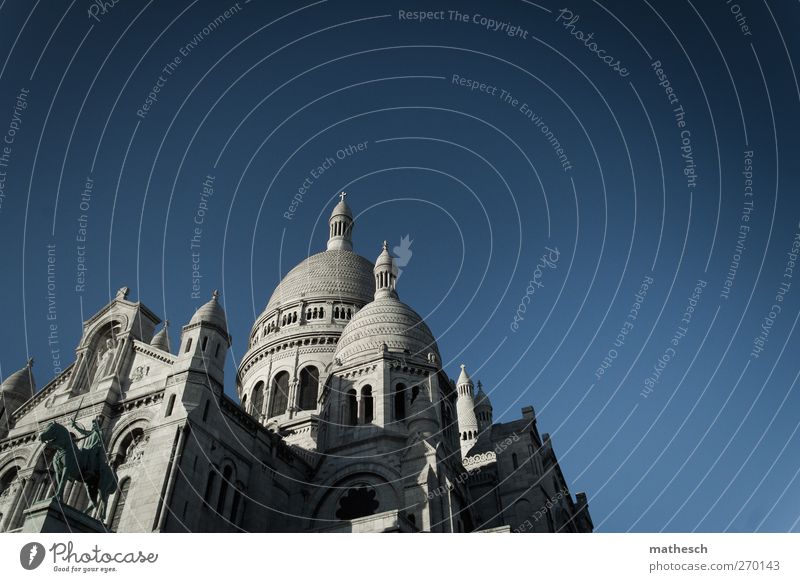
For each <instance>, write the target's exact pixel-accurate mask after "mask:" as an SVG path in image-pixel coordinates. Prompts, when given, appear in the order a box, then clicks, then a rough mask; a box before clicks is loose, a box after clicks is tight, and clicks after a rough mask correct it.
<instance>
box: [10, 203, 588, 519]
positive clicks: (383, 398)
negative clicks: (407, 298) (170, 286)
mask: <svg viewBox="0 0 800 582" xmlns="http://www.w3.org/2000/svg"><path fill="white" fill-rule="evenodd" d="M329 226H330V236H329V239H328V243H327V249H326V250H324V251H322V252H319V253H317V254H314V255H312V256H310V257H308V258H306V259H305V260H304V261H302V262H301V263H300V264H299V265H297V266H296V267H294V268H293V269H292V270H290V271H289V273H288V274H286V276H285V277H284V278H283V280H282V281H281V282H280V284H279V285H278V286H277V288H276V289H275V290H274V292H273V293H272V296H271V297H270V299H269V301H268V302H267V304H266V307H265V309H264V311H263V312H262V313H261V315H260V316H259V317H258V319H257V320H256V321H255V323H254V324H253V328H252V331H251V333H250V335H249V337H248V338H247V342H248V345H247V351H246V353H245V355H244V357H243V358H242V360H241V362H240V364H239V369H238V373H237V376H236V378H235V386H236V392H237V394H238V400H234V399H232V398H231V397H229V396H228V395H227V394H226V393H225V390H224V382H225V378H224V374H223V371H224V368H225V361H226V357H227V355H228V350H229V348H230V346H231V337H230V335H229V333H228V327H227V322H226V317H225V311H224V310H223V308H222V305H221V304H220V298H219V294H218V293H217V292H214V294H213V296H212V297H211V299H210V300H209V301H208V302H207V303H205V304H204V305H203V306H202V307H200V308H199V309H197V311H196V312H195V313H194V315H193V316H192V318H191V319H190V320H189V321H188V322H187V323H186V325H184V326H183V327H182V329H181V333H180V343H179V345H176V346H173V345H170V338H169V333H168V328H167V322H163V323H162V322H161V319H160V318H159V317H158V315H156V314H155V313H154V312H153V311H151V310H150V309H148V307H146V306H145V305H144V304H143V303H141V302H139V301H131V300H130V299H129V298H128V295H129V293H128V289H127V288H124V287H123V288H122V289H120V290H119V292H117V295H116V297H115V298H114V299H113V300H112V301H111V302H110V303H109V304H107V305H106V306H105V307H103V308H102V309H101V310H100V311H99V312H97V313H96V314H95V315H93V316H92V317H91V318H90V319H88V320H87V321H86V322H84V324H83V334H82V337H81V339H80V343H79V345H78V346H77V348H76V350H75V360H74V362H73V363H72V364H71V365H69V366H68V367H66V368H65V369H64V370H63V371H62V372H61V373H60V374H58V375H57V376H56V377H55V378H53V379H52V380H50V381H49V382H48V383H47V384H46V385H45V386H44V387H42V388H41V389H37V387H36V383H35V381H34V374H33V362H32V361H29V362H28V364H27V365H26V366H25V367H23V368H22V369H21V370H19V371H18V372H16V373H14V374H11V375H10V376H8V378H6V379H5V381H4V382H3V383H2V386H0V395H1V396H2V400H0V531H6V532H12V531H24V532H40V531H59V528H62V531H96V530H97V527H98V525H99V526H100V527H102V528H103V529H105V530H107V531H111V532H240V531H249V532H590V531H592V529H593V525H592V520H591V517H590V515H589V509H588V504H587V499H586V495H585V494H584V493H577V494H576V495H574V496H573V495H572V494H571V493H570V491H569V488H568V485H567V482H566V480H565V478H564V475H563V474H562V472H561V469H560V467H559V464H558V461H557V458H556V455H555V452H554V449H553V444H552V443H551V440H550V437H549V435H548V434H547V433H541V434H540V432H539V429H538V426H537V422H536V416H535V413H534V410H533V408H532V407H531V406H526V407H524V408H522V411H521V418H518V419H516V420H511V421H509V422H498V423H495V422H494V419H493V411H492V404H491V401H490V398H489V396H488V394H487V391H486V390H485V389H484V388H483V386H482V384H481V382H477V383H475V382H474V381H473V379H472V378H471V377H470V374H469V372H468V369H467V367H465V366H464V365H462V366H461V367H460V370H453V371H450V370H445V369H443V367H442V358H441V355H440V353H439V348H438V346H437V343H436V339H435V337H434V335H433V333H432V332H431V330H430V328H429V327H428V325H427V324H426V323H425V321H424V320H423V319H422V318H421V317H420V316H419V315H418V314H417V312H416V311H414V309H413V308H411V307H410V306H408V305H406V304H405V303H403V302H402V301H401V300H400V297H399V295H398V290H397V288H396V287H397V266H396V262H395V260H394V259H393V257H392V255H391V254H390V252H389V250H388V248H387V245H386V243H384V244H383V248H382V250H380V253H379V255H378V257H377V259H376V260H375V262H374V263H373V262H371V261H369V260H367V259H366V258H364V257H362V256H361V255H359V254H357V253H356V252H354V250H353V244H352V236H351V235H352V232H353V226H354V221H353V214H352V212H351V210H350V208H349V207H348V205H347V203H346V202H345V199H344V195H342V199H341V201H340V202H339V203H338V204H337V205H336V207H335V208H334V209H333V212H332V214H331V217H330V220H329ZM449 372H454V375H455V376H456V379H455V380H453V379H452V378H451V377H450V375H449ZM230 381H232V380H231V379H229V382H230ZM56 423H57V424H60V425H62V426H63V427H66V429H69V430H70V431H71V434H72V438H73V439H74V441H73V442H74V445H73V446H74V447H81V446H82V443H79V442H78V440H77V439H78V438H79V436H80V435H81V434H88V432H89V431H88V430H86V429H88V428H90V427H93V431H94V433H93V434H96V435H97V436H96V440H95V442H96V443H99V444H100V445H101V446H102V447H103V450H104V452H105V458H106V459H107V461H108V463H109V464H110V466H111V467H112V468H113V470H114V474H115V476H116V477H115V478H116V487H114V488H113V492H112V493H111V494H110V496H109V498H108V509H107V512H106V513H105V515H100V514H99V513H98V511H97V510H96V508H95V507H94V505H93V504H90V500H89V497H88V493H87V490H86V488H85V487H84V486H83V484H82V483H80V482H78V481H69V482H67V484H66V487H65V488H64V490H63V493H62V497H61V499H58V498H57V497H56V498H54V491H55V480H56V479H55V476H54V474H53V464H54V463H53V455H54V452H53V450H52V448H51V447H50V446H49V445H48V443H46V442H43V440H42V439H41V438H40V436H41V435H42V433H43V431H44V430H45V429H47V428H48V427H52V426H53V425H54V424H56ZM64 434H66V433H64ZM67 440H69V437H67ZM59 520H60V521H59ZM59 524H60V525H59ZM93 528H94V529H93Z"/></svg>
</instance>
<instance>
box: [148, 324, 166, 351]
mask: <svg viewBox="0 0 800 582" xmlns="http://www.w3.org/2000/svg"><path fill="white" fill-rule="evenodd" d="M150 345H151V346H153V347H154V348H158V349H159V350H163V351H165V352H167V353H170V350H169V321H165V322H164V327H162V328H161V330H160V331H159V332H158V333H157V334H156V335H154V336H153V340H152V341H151V342H150Z"/></svg>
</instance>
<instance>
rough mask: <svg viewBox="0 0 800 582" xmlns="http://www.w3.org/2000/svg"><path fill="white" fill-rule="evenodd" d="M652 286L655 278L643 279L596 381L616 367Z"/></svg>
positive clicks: (598, 370)
mask: <svg viewBox="0 0 800 582" xmlns="http://www.w3.org/2000/svg"><path fill="white" fill-rule="evenodd" d="M652 284H653V276H652V275H645V276H644V279H642V282H641V284H640V285H639V289H638V290H637V291H636V294H635V295H634V296H633V303H632V304H631V307H630V309H629V310H628V314H627V315H626V316H625V321H624V323H623V324H622V327H621V328H620V329H619V332H618V333H617V337H616V338H614V344H613V346H612V347H611V348H609V350H608V352H607V353H606V355H605V357H604V358H603V362H602V363H601V364H600V366H598V368H597V370H595V373H594V377H595V380H600V379H601V378H602V377H603V376H604V375H605V373H606V371H607V370H608V369H609V368H611V366H613V365H614V361H615V360H616V359H617V358H618V357H619V350H621V349H622V347H623V346H624V345H625V342H626V341H627V339H628V335H629V334H630V333H631V332H632V331H633V327H634V325H636V321H637V320H638V319H639V312H640V311H641V310H642V305H644V300H645V298H646V297H647V291H648V290H649V289H650V286H651V285H652Z"/></svg>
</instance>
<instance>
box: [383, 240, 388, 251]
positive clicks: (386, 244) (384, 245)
mask: <svg viewBox="0 0 800 582" xmlns="http://www.w3.org/2000/svg"><path fill="white" fill-rule="evenodd" d="M383 250H385V251H388V250H389V243H388V242H387V241H383Z"/></svg>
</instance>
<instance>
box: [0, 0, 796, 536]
mask: <svg viewBox="0 0 800 582" xmlns="http://www.w3.org/2000/svg"><path fill="white" fill-rule="evenodd" d="M92 6H95V8H92ZM226 10H229V12H228V13H227V16H226V15H225V11H226ZM419 10H427V11H433V12H434V13H433V14H431V15H429V16H431V18H429V19H426V20H424V21H420V20H418V19H416V20H415V19H414V18H415V17H416V15H415V14H414V12H415V11H419ZM455 10H458V11H459V12H460V13H461V15H465V18H466V21H465V20H464V18H462V17H461V16H459V15H456V14H455V13H454V12H451V11H455ZM90 11H91V14H93V16H92V15H90ZM220 16H221V17H220ZM576 17H577V19H576ZM215 21H216V24H213V23H214V22H215ZM798 25H800V6H799V5H798V4H797V3H795V2H791V3H789V2H773V3H770V4H767V3H766V2H757V1H755V0H742V1H741V2H739V3H738V4H735V3H733V2H731V3H726V2H724V1H719V2H711V3H707V2H698V1H696V0H694V1H693V2H689V1H684V0H682V1H679V2H672V1H658V2H655V1H652V0H651V1H650V2H649V3H648V2H646V1H642V2H623V1H616V2H607V1H605V0H603V1H601V2H589V1H577V0H576V1H575V2H572V3H570V4H569V5H567V6H565V5H560V4H554V3H552V2H550V1H549V0H542V1H541V2H539V3H531V2H523V1H513V2H512V1H507V2H491V3H490V2H484V3H476V2H451V3H414V2H403V3H398V2H379V3H366V2H360V3H359V2H337V1H334V0H331V1H327V2H326V1H322V2H316V3H309V4H302V3H290V2H269V3H267V2H259V1H258V0H253V1H252V2H249V3H246V2H243V1H242V2H239V3H238V4H237V3H234V2H229V3H228V2H209V1H197V2H185V1H184V2H163V1H162V2H149V3H144V2H136V3H135V2H119V3H118V4H116V5H115V6H113V7H111V8H109V9H107V10H106V11H105V12H103V11H102V10H100V9H98V8H96V5H93V4H91V3H89V2H87V1H85V0H81V1H74V2H72V3H71V4H67V3H64V4H63V6H62V5H59V6H58V7H57V8H55V7H53V6H51V5H50V4H45V3H39V2H36V3H35V4H34V3H31V2H27V1H21V0H6V1H5V2H2V3H1V4H0V32H1V33H2V34H0V46H1V47H2V49H0V59H2V60H0V67H2V68H0V133H2V134H3V136H4V137H6V138H9V139H11V143H10V144H8V143H7V142H6V143H5V144H0V156H2V155H5V157H4V158H3V157H0V172H3V174H0V180H3V179H4V180H3V181H0V241H1V242H2V248H3V250H4V252H3V272H4V277H3V281H4V284H3V285H2V286H0V299H1V300H2V301H1V302H0V305H2V308H1V309H2V318H3V321H4V322H5V325H4V326H3V327H2V331H0V334H2V336H1V337H2V350H1V351H0V371H1V375H2V377H5V376H7V375H8V374H10V373H11V372H13V371H15V370H16V369H18V368H19V367H21V366H22V365H23V363H24V361H25V359H26V358H27V357H28V356H29V355H30V356H33V357H34V358H36V367H35V375H36V377H37V379H38V383H39V385H40V386H42V385H44V384H45V383H46V382H47V381H49V380H50V379H51V378H52V376H53V373H54V366H55V365H56V363H55V362H54V361H53V358H52V356H51V349H50V346H49V345H48V334H49V333H50V328H49V325H50V324H51V323H55V324H56V325H57V331H56V332H55V333H56V339H57V341H58V344H57V347H59V348H60V349H61V354H62V356H63V359H64V361H63V362H62V365H65V364H66V363H68V362H69V361H70V360H71V358H72V353H73V352H72V350H73V349H74V346H75V345H76V343H77V341H78V339H79V337H80V332H81V328H80V323H81V321H82V320H83V319H88V317H90V316H91V315H92V314H93V313H94V312H96V311H97V310H98V309H99V308H100V307H102V306H103V305H104V304H105V303H106V302H107V301H108V300H109V298H110V297H111V296H113V294H114V293H115V291H116V289H117V288H119V287H120V286H122V285H127V286H129V287H130V288H131V290H132V293H131V297H132V298H134V299H139V300H141V301H143V302H144V303H145V304H147V305H148V306H149V307H150V308H151V309H153V310H154V311H155V312H157V313H159V314H160V315H161V316H162V317H165V318H167V319H169V320H170V321H171V322H172V323H173V328H172V340H173V343H174V342H176V341H177V340H178V333H179V327H180V325H182V324H184V323H185V322H187V321H188V319H189V318H190V317H191V314H192V313H193V310H194V309H195V308H196V307H197V306H198V305H199V304H200V303H201V302H202V301H205V300H206V299H207V298H208V297H209V296H210V294H211V292H212V290H213V289H215V288H219V289H220V290H221V291H222V299H223V301H224V304H225V308H226V310H227V314H228V320H229V326H230V331H231V333H232V335H233V339H234V347H233V350H232V354H231V355H232V357H231V358H230V359H229V365H228V370H227V377H228V379H229V383H228V391H229V393H232V394H233V393H234V390H233V377H234V373H235V369H236V364H237V362H238V359H239V358H240V357H241V356H242V354H243V351H244V349H245V348H246V337H247V335H248V333H249V331H250V326H251V324H252V322H253V320H254V319H255V317H256V316H257V315H258V313H260V311H261V310H262V309H263V307H264V306H265V304H266V301H267V300H268V299H269V296H270V294H271V292H272V289H273V288H274V287H275V285H276V284H277V283H278V281H279V280H280V278H281V276H282V275H283V274H285V273H286V271H287V270H288V269H290V268H291V267H292V266H294V265H295V264H296V263H297V262H299V261H300V260H302V259H303V258H304V257H306V256H308V255H309V254H311V253H314V252H317V251H319V250H322V249H323V248H324V245H325V240H326V238H327V218H328V215H329V213H330V210H331V208H332V206H333V204H334V200H336V193H337V192H338V191H339V190H342V189H345V190H347V191H348V192H349V197H348V201H349V202H350V204H351V206H352V208H353V209H354V211H355V212H356V213H357V215H358V216H357V221H358V222H357V226H356V230H355V235H354V238H355V246H356V250H357V251H358V252H360V253H361V254H362V255H364V256H366V257H368V258H370V259H374V258H375V257H376V256H377V255H378V253H379V251H380V244H381V242H382V241H383V240H384V239H386V240H388V241H389V242H390V245H391V246H392V247H395V246H398V247H403V248H405V249H406V251H405V252H404V256H405V257H406V258H407V259H408V261H407V264H406V265H405V266H404V267H403V272H402V275H401V277H400V280H399V284H398V289H399V293H400V296H401V298H402V299H403V300H404V301H406V302H407V303H409V304H410V305H411V306H413V307H414V308H415V309H417V310H418V311H419V312H420V313H421V314H423V315H424V316H425V317H426V319H427V321H428V323H429V324H430V326H431V328H432V329H433V330H434V332H435V333H436V334H437V336H438V338H439V345H440V350H441V351H442V355H443V357H444V359H445V366H446V369H447V370H448V371H449V373H450V374H451V375H452V376H455V375H456V374H457V370H458V364H459V363H461V362H465V363H467V365H468V369H469V370H470V372H471V373H472V376H473V378H477V379H481V380H482V381H483V383H484V386H485V388H486V389H487V391H489V393H490V397H491V399H492V402H493V404H494V410H495V415H496V419H497V418H499V419H506V420H510V419H513V418H516V417H517V416H518V415H519V408H520V407H521V406H524V405H527V404H533V405H534V406H535V407H536V410H537V414H538V418H539V427H540V430H541V431H542V432H550V433H551V434H552V436H553V439H554V443H555V447H556V452H557V453H558V454H559V455H560V459H561V464H562V468H563V470H564V472H565V475H566V477H567V480H568V482H569V483H570V484H571V486H572V489H573V491H581V490H585V491H586V492H587V493H588V496H589V500H590V504H591V511H592V515H593V517H594V521H595V525H596V526H597V527H598V530H599V531H629V530H634V531H660V530H667V531H692V530H698V531H787V530H794V531H798V530H800V501H798V499H800V495H799V493H800V480H798V473H799V472H800V454H798V449H799V448H800V435H798V434H797V429H798V426H800V425H799V424H798V420H799V418H798V412H797V411H798V410H800V394H798V392H800V388H798V387H797V379H798V373H800V362H798V359H797V351H798V346H799V345H800V344H798V340H797V337H798V335H797V334H798V333H800V330H797V329H796V324H797V322H798V314H800V281H795V278H796V277H795V274H797V275H798V276H800V272H794V271H792V270H791V268H792V266H793V264H792V260H793V259H792V257H793V255H790V253H791V252H792V249H793V242H794V241H795V240H800V239H797V236H798V234H799V233H800V226H799V225H798V221H799V220H800V201H798V198H797V193H796V191H795V190H796V185H797V183H798V169H797V159H798V140H799V139H800V138H799V137H798V132H797V129H798V122H797V120H798V112H799V111H800V90H799V89H798V82H797V73H796V72H795V70H794V68H793V66H792V61H793V60H795V61H797V57H798V55H800V51H799V50H798V42H800V41H798V39H797V35H796V34H795V33H794V31H795V30H796V27H797V26H798ZM590 35H591V36H590ZM176 59H177V60H176ZM797 62H800V61H797ZM156 90H157V92H156V93H153V95H151V97H155V100H153V99H149V98H148V95H149V94H151V92H154V91H156ZM20 95H22V97H23V98H24V99H22V100H20V99H18V96H20ZM357 144H362V146H361V148H360V149H359V148H358V147H357ZM4 146H5V147H7V148H8V149H6V150H2V149H1V148H2V147H4ZM348 148H349V149H348ZM750 152H751V153H750ZM337 154H338V155H337ZM327 159H332V160H333V162H325V161H326V160H327ZM321 165H324V166H326V167H324V168H323V171H321V172H320V171H317V168H318V167H319V166H321ZM743 172H749V173H748V174H744V173H743ZM209 176H210V177H211V178H210V182H209V183H213V189H214V193H213V195H212V196H210V197H207V200H205V201H204V199H203V196H202V194H203V183H204V182H206V181H208V180H209ZM87 181H88V182H89V183H90V186H91V188H90V191H88V192H86V193H87V194H88V196H84V193H85V191H87ZM304 182H305V184H306V186H305V188H304V193H303V194H302V196H301V200H302V201H301V202H299V203H296V204H295V206H294V207H292V206H291V205H292V202H293V200H294V199H295V198H294V197H295V195H296V194H297V192H298V189H299V188H301V186H303V184H304ZM82 197H83V198H82ZM82 201H83V202H84V204H83V207H82ZM203 202H205V204H206V206H207V210H205V211H204V214H203V216H202V219H203V222H202V225H201V235H200V237H199V245H200V246H199V249H195V250H197V253H198V254H197V255H195V258H194V261H195V262H193V256H192V248H191V245H190V242H191V237H192V234H193V229H194V228H195V222H194V221H195V218H196V217H197V216H198V209H200V208H201V203H203ZM287 212H289V213H290V214H291V218H287V215H286V213H287ZM81 215H85V217H84V220H82V219H81ZM84 231H85V232H84ZM83 235H85V239H86V240H85V242H83V241H79V240H76V239H77V237H78V236H83ZM404 236H408V237H409V239H410V240H412V241H413V242H412V243H411V246H410V247H408V245H403V243H402V242H401V240H402V238H403V237H404ZM48 245H53V246H51V247H48ZM547 248H549V249H553V251H548V250H546V249H547ZM48 249H51V250H52V252H51V254H50V255H48ZM409 250H410V253H409V252H408V251H409ZM795 250H797V247H795ZM555 251H557V252H555ZM543 255H546V256H547V257H548V260H547V261H543V260H542V256H543ZM48 256H51V257H54V258H53V260H54V261H55V272H56V277H55V280H54V287H53V288H52V289H51V291H53V293H54V297H55V299H54V301H55V307H54V309H55V313H56V320H55V322H53V321H48V305H49V303H48V281H47V267H48ZM556 257H557V260H554V259H555V258H556ZM732 264H733V265H734V266H732ZM537 265H538V267H537ZM193 267H198V268H199V271H200V273H201V274H202V278H201V283H200V295H201V297H202V301H200V300H197V299H193V298H192V271H193ZM79 268H84V269H85V271H82V272H81V273H79V271H78V269H79ZM787 269H789V270H787ZM81 277H85V282H83V288H82V290H76V286H79V285H80V284H81V283H82V280H81ZM651 280H652V283H650V284H649V285H648V287H647V289H643V288H642V284H643V282H648V281H651ZM726 281H727V286H726ZM782 283H784V284H788V286H787V285H784V287H783V288H781V284H782ZM698 286H699V292H696V291H695V289H696V288H697V287H698ZM781 290H783V291H785V294H782V295H781V294H780V292H781ZM642 291H645V292H644V293H642ZM637 294H638V295H639V297H638V300H637ZM693 295H694V296H695V297H694V298H692V296H693ZM778 295H779V296H780V300H778V299H777V298H776V296H778ZM637 301H638V302H639V303H637ZM520 305H522V307H520ZM634 305H637V306H638V309H635V310H633V311H632V309H633V306H634ZM774 305H776V306H778V307H779V311H778V310H776V309H774V308H773V306H774ZM689 308H691V310H689ZM687 311H690V313H687ZM515 316H516V317H517V319H516V322H515ZM604 359H605V368H604V369H603V368H602V366H603V363H604ZM598 369H602V372H603V373H602V374H600V373H599V372H598Z"/></svg>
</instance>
